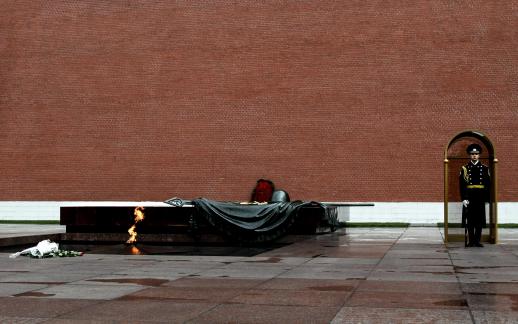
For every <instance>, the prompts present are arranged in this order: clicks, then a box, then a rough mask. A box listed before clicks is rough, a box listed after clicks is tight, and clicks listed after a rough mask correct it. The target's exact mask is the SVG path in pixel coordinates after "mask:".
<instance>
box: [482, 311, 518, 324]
mask: <svg viewBox="0 0 518 324" xmlns="http://www.w3.org/2000/svg"><path fill="white" fill-rule="evenodd" d="M472 314H473V319H474V323H477V324H512V323H518V312H508V311H501V310H500V311H483V310H474V311H472Z"/></svg>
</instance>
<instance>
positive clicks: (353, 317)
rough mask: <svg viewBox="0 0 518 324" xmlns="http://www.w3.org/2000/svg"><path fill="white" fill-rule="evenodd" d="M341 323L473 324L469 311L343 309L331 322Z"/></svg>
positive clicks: (334, 323) (376, 308)
mask: <svg viewBox="0 0 518 324" xmlns="http://www.w3.org/2000/svg"><path fill="white" fill-rule="evenodd" d="M331 323H333V324H340V323H372V324H376V323H402V324H416V323H430V324H431V323H434V324H437V323H442V324H450V323H452V324H453V323H454V324H471V323H473V321H472V320H471V316H470V313H469V311H468V310H450V309H413V308H379V307H349V306H347V307H343V308H342V309H341V310H340V312H339V313H338V314H337V315H336V317H335V318H334V319H333V320H332V321H331Z"/></svg>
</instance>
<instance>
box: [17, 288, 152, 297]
mask: <svg viewBox="0 0 518 324" xmlns="http://www.w3.org/2000/svg"><path fill="white" fill-rule="evenodd" d="M142 289H145V287H143V286H140V285H78V284H64V285H54V286H50V287H47V288H42V289H39V290H33V291H30V292H25V293H20V294H17V295H16V296H24V297H46V298H60V299H76V300H77V299H89V300H92V299H103V300H110V299H115V298H119V297H121V296H124V295H127V294H130V293H133V292H136V291H139V290H142Z"/></svg>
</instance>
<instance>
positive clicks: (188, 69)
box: [0, 0, 518, 201]
mask: <svg viewBox="0 0 518 324" xmlns="http://www.w3.org/2000/svg"><path fill="white" fill-rule="evenodd" d="M1 6H2V10H0V126H1V127H0V145H1V146H0V147H1V150H2V154H1V155H0V167H1V170H2V176H1V177H0V186H1V187H2V190H1V191H0V200H163V199H166V198H169V197H171V196H180V197H184V198H193V197H199V196H205V197H209V198H213V199H222V200H245V199H247V198H248V197H249V195H250V192H251V190H252V188H253V187H254V185H255V181H256V180H257V179H258V178H261V177H263V178H268V179H271V180H273V181H274V182H275V183H276V185H277V186H278V187H282V188H284V189H286V190H287V191H288V192H289V193H290V195H291V196H292V198H294V199H314V200H324V201H441V200H442V196H443V191H442V186H443V185H442V181H443V179H442V175H443V169H442V167H443V155H444V148H445V145H446V144H447V143H448V141H449V140H450V139H451V138H452V137H453V136H455V135H456V134H457V133H459V132H461V131H463V130H466V129H476V130H480V131H482V132H484V133H485V134H486V135H487V136H489V138H490V139H491V140H492V141H493V143H494V145H495V148H496V153H497V157H498V158H499V160H500V163H499V185H500V199H501V200H505V201H518V168H517V167H516V162H515V161H518V144H517V143H518V142H517V139H516V135H517V132H518V51H517V50H516V49H517V48H518V35H517V33H518V19H517V18H516V17H518V6H516V5H515V4H513V2H494V1H455V2H452V1H395V2H394V1H390V2H386V1H341V0H340V1H237V2H229V1H174V2H173V1H154V2H153V1H128V2H126V1H81V2H77V1H48V2H47V1H41V2H40V1H2V4H1Z"/></svg>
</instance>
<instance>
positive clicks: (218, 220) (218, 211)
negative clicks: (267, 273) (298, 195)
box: [192, 198, 325, 243]
mask: <svg viewBox="0 0 518 324" xmlns="http://www.w3.org/2000/svg"><path fill="white" fill-rule="evenodd" d="M192 203H193V205H194V206H195V208H196V215H197V217H203V218H204V219H205V220H207V221H208V222H209V224H211V225H212V226H214V227H215V228H216V229H218V230H219V231H220V232H221V233H222V234H224V235H225V236H227V237H228V238H229V239H230V240H232V241H239V242H245V243H260V242H268V241H273V240H276V239H278V238H279V237H281V236H282V235H284V234H286V232H288V230H289V229H290V228H291V227H292V226H293V224H294V223H295V222H296V221H297V218H298V216H299V214H300V213H299V212H300V209H301V208H305V207H313V208H315V207H316V208H320V209H321V212H322V213H325V207H324V205H322V204H320V203H318V202H302V201H292V202H271V203H266V204H249V203H246V204H242V203H235V202H221V201H214V200H209V199H206V198H198V199H195V200H193V201H192Z"/></svg>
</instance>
